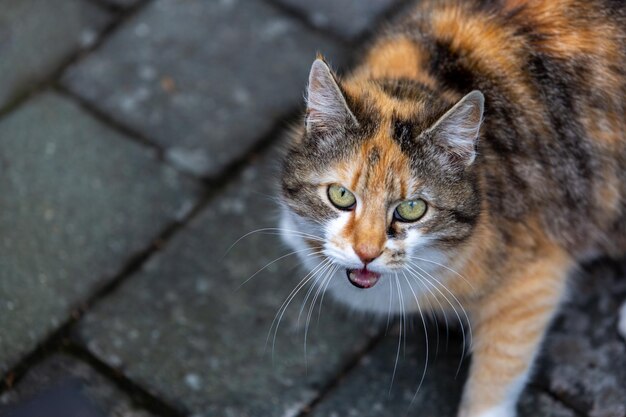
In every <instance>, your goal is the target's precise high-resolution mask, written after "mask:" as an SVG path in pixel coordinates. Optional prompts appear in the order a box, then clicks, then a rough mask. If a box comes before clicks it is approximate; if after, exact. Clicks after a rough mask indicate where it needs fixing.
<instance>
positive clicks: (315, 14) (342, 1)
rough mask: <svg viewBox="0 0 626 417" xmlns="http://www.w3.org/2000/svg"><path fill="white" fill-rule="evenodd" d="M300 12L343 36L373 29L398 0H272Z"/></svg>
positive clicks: (322, 27) (320, 25) (352, 35)
mask: <svg viewBox="0 0 626 417" xmlns="http://www.w3.org/2000/svg"><path fill="white" fill-rule="evenodd" d="M273 1H276V2H278V3H282V4H284V5H286V6H289V7H291V8H293V9H295V10H298V11H299V12H301V13H304V14H305V16H306V17H307V19H308V20H309V22H310V23H311V24H313V25H314V26H316V27H318V28H320V29H324V30H329V31H331V32H333V33H336V34H337V35H339V36H341V37H343V38H344V39H346V40H354V39H356V38H358V37H359V36H360V35H363V34H364V33H365V32H367V31H373V29H374V28H375V27H376V24H377V23H378V22H379V21H380V18H381V17H382V15H384V14H385V12H387V11H388V10H389V9H390V8H392V7H393V6H395V5H398V4H400V3H402V0H372V1H363V0H317V1H307V0H273Z"/></svg>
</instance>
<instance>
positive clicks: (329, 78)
mask: <svg viewBox="0 0 626 417" xmlns="http://www.w3.org/2000/svg"><path fill="white" fill-rule="evenodd" d="M306 102H307V116H306V129H307V131H308V132H320V133H332V132H334V131H337V130H343V129H344V128H345V127H346V124H358V123H357V121H356V118H355V117H354V114H352V112H351V111H350V109H349V108H348V103H346V99H345V97H344V96H343V93H342V91H341V88H340V87H339V84H338V83H337V80H336V79H335V77H334V75H333V73H332V72H331V70H330V68H329V67H328V65H327V64H326V63H325V62H324V61H323V60H322V59H320V58H318V59H316V60H315V61H314V62H313V65H312V66H311V72H310V73H309V86H308V89H307V100H306Z"/></svg>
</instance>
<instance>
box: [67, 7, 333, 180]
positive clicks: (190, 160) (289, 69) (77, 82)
mask: <svg viewBox="0 0 626 417" xmlns="http://www.w3.org/2000/svg"><path fill="white" fill-rule="evenodd" d="M316 51H322V52H324V53H325V54H327V55H328V57H329V58H330V59H331V60H333V61H338V60H339V59H340V58H342V57H343V56H344V54H343V53H340V52H339V50H338V48H337V47H336V46H335V45H334V44H332V43H331V42H330V41H329V40H328V39H325V38H323V37H321V36H320V35H318V34H314V33H311V32H309V31H307V30H306V29H305V28H304V27H302V25H300V24H299V22H297V21H295V20H293V19H290V18H288V17H286V16H284V15H283V14H281V13H280V12H279V11H277V10H276V9H275V8H274V7H272V6H269V5H267V4H265V3H263V2H262V1H260V0H245V1H244V0H220V1H205V0H185V1H180V0H179V1H173V0H156V1H154V2H153V3H150V4H149V5H147V7H146V8H145V9H144V10H142V11H141V13H139V14H138V15H136V16H135V17H134V18H132V19H131V20H130V21H128V22H127V23H126V24H125V26H124V27H123V28H122V29H121V30H120V31H118V32H116V33H115V34H113V35H112V37H111V38H110V39H108V41H107V42H106V43H105V45H103V47H102V48H101V49H100V50H98V51H97V52H96V53H94V54H91V55H90V56H89V57H87V58H86V59H85V60H83V61H82V62H80V63H78V64H77V65H75V66H74V67H72V68H70V69H69V71H68V72H67V73H66V75H65V77H64V83H65V85H66V86H67V87H68V88H70V89H71V90H72V91H73V92H75V93H76V94H78V95H80V96H81V97H83V98H85V99H87V100H88V101H90V102H91V103H92V104H93V105H94V106H97V107H99V108H101V109H102V110H103V111H105V112H106V113H108V114H110V115H111V116H113V117H114V118H115V119H117V120H119V121H121V122H123V123H125V124H126V125H128V126H131V127H132V128H133V129H136V130H139V131H141V132H142V133H144V134H145V135H146V136H147V137H149V138H150V139H151V140H154V141H156V142H157V143H158V144H159V145H161V146H162V147H164V148H167V152H166V154H167V158H168V159H169V160H170V161H171V162H172V163H174V164H176V165H178V166H179V167H180V168H181V169H184V170H187V171H189V172H193V173H195V174H198V175H203V176H214V175H216V174H218V173H219V172H220V171H221V170H222V169H223V168H224V167H225V166H227V165H228V164H229V163H230V162H232V161H233V160H234V159H236V158H238V157H240V156H242V155H244V154H245V153H246V151H247V150H249V149H250V148H251V147H252V146H253V145H254V143H255V142H256V141H258V140H259V139H260V138H262V137H263V135H265V134H267V133H268V132H269V131H270V129H271V127H273V126H274V124H275V123H276V122H277V118H278V117H281V116H284V115H285V114H286V113H287V112H288V111H289V110H291V109H295V108H297V106H299V105H301V104H302V102H303V98H302V96H303V92H304V88H305V85H306V81H307V75H308V70H309V68H310V65H311V63H312V62H313V60H314V58H315V53H316Z"/></svg>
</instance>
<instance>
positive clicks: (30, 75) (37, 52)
mask: <svg viewBox="0 0 626 417" xmlns="http://www.w3.org/2000/svg"><path fill="white" fill-rule="evenodd" d="M108 21H109V16H108V15H107V14H106V13H104V12H103V11H102V10H100V9H98V8H97V7H96V6H94V5H93V4H91V3H89V2H88V1H84V0H55V1H50V0H4V1H3V2H2V7H0V57H2V59H0V74H2V77H0V108H2V107H4V106H5V105H7V104H8V103H9V102H10V100H11V99H13V98H15V97H16V96H17V95H19V94H20V93H22V92H24V91H25V90H27V89H29V88H31V87H32V86H33V84H36V83H37V82H40V81H42V80H43V79H45V78H46V76H49V75H50V74H51V73H52V72H54V71H55V70H56V69H57V68H58V66H59V65H61V64H62V63H63V61H64V60H65V59H67V58H68V57H69V56H70V55H71V54H72V53H73V52H75V51H77V50H78V49H80V48H81V47H85V46H87V45H89V44H90V43H91V42H93V41H94V40H95V39H96V36H97V34H98V31H99V30H100V29H102V27H103V26H104V25H105V24H106V23H107V22H108Z"/></svg>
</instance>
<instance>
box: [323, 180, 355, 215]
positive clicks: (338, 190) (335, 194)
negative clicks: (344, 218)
mask: <svg viewBox="0 0 626 417" xmlns="http://www.w3.org/2000/svg"><path fill="white" fill-rule="evenodd" d="M328 199H329V200H330V202H331V203H333V205H334V206H335V207H337V208H338V209H340V210H351V209H352V207H354V205H355V204H356V197H354V194H352V193H351V192H350V191H348V190H347V189H346V188H344V187H342V186H341V185H337V184H332V185H330V186H329V187H328Z"/></svg>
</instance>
